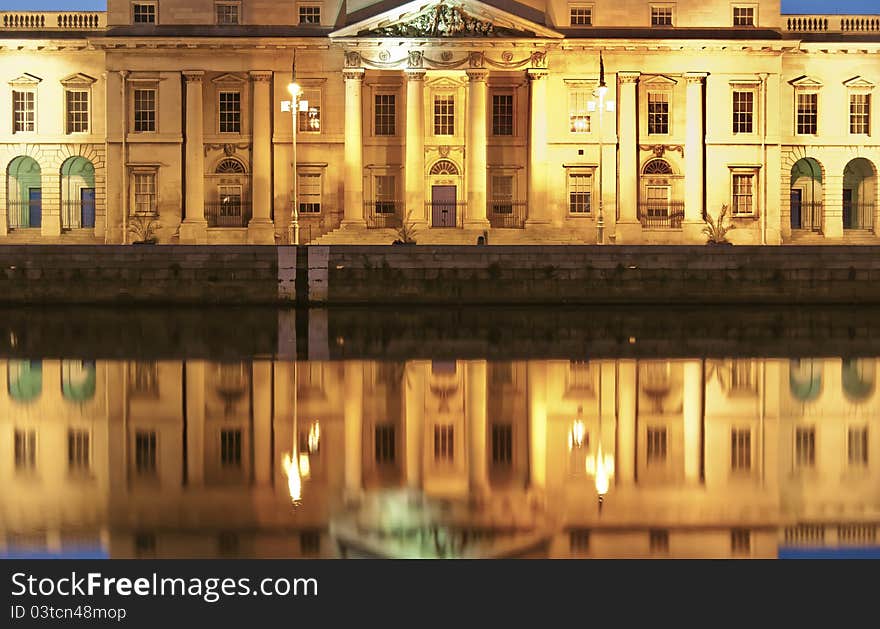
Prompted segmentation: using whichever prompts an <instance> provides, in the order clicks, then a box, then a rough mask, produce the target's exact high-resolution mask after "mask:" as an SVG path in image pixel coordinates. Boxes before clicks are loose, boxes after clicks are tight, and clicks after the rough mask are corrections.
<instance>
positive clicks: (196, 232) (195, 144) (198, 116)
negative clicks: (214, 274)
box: [180, 70, 208, 244]
mask: <svg viewBox="0 0 880 629" xmlns="http://www.w3.org/2000/svg"><path fill="white" fill-rule="evenodd" d="M204 74H205V73H204V72H203V71H201V70H184V71H183V78H184V80H185V81H186V137H185V139H184V154H185V156H186V168H185V173H184V176H185V178H186V201H185V207H186V218H185V219H184V221H183V223H182V224H181V226H180V243H181V244H204V243H205V242H207V238H208V235H207V227H208V223H207V221H206V220H205V144H204V139H205V132H204V116H205V110H204V106H203V103H202V76H204Z"/></svg>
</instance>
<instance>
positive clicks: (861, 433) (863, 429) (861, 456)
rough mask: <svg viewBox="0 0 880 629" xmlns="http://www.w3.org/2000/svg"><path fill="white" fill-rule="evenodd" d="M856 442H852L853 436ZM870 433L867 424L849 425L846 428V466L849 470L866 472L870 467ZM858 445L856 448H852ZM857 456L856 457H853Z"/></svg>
mask: <svg viewBox="0 0 880 629" xmlns="http://www.w3.org/2000/svg"><path fill="white" fill-rule="evenodd" d="M856 435H857V436H858V440H854V439H853V437H854V436H856ZM870 436H871V432H870V427H869V426H868V424H867V423H865V424H851V425H848V426H847V427H846V465H847V468H849V469H851V470H852V469H856V470H867V469H868V467H869V466H870V463H871V459H870V449H871V440H870ZM855 445H858V447H857V448H854V446H855ZM854 455H857V456H854Z"/></svg>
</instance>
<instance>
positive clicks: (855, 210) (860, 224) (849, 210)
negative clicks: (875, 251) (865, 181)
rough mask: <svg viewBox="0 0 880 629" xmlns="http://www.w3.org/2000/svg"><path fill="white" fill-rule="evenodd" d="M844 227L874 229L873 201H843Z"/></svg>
mask: <svg viewBox="0 0 880 629" xmlns="http://www.w3.org/2000/svg"><path fill="white" fill-rule="evenodd" d="M843 228H844V229H874V204H873V203H844V204H843Z"/></svg>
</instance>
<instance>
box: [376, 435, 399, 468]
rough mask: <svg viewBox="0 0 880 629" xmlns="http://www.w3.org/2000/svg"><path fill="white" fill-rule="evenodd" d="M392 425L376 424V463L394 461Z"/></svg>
mask: <svg viewBox="0 0 880 629" xmlns="http://www.w3.org/2000/svg"><path fill="white" fill-rule="evenodd" d="M394 458H395V451H394V426H376V463H394Z"/></svg>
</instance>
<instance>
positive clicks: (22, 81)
mask: <svg viewBox="0 0 880 629" xmlns="http://www.w3.org/2000/svg"><path fill="white" fill-rule="evenodd" d="M42 80H43V79H41V78H40V77H38V76H34V75H33V74H28V73H27V72H25V73H24V74H22V75H20V76H18V77H16V78H14V79H12V80H11V81H10V82H9V84H10V85H30V86H32V87H33V86H36V85H39V84H40V81H42Z"/></svg>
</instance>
